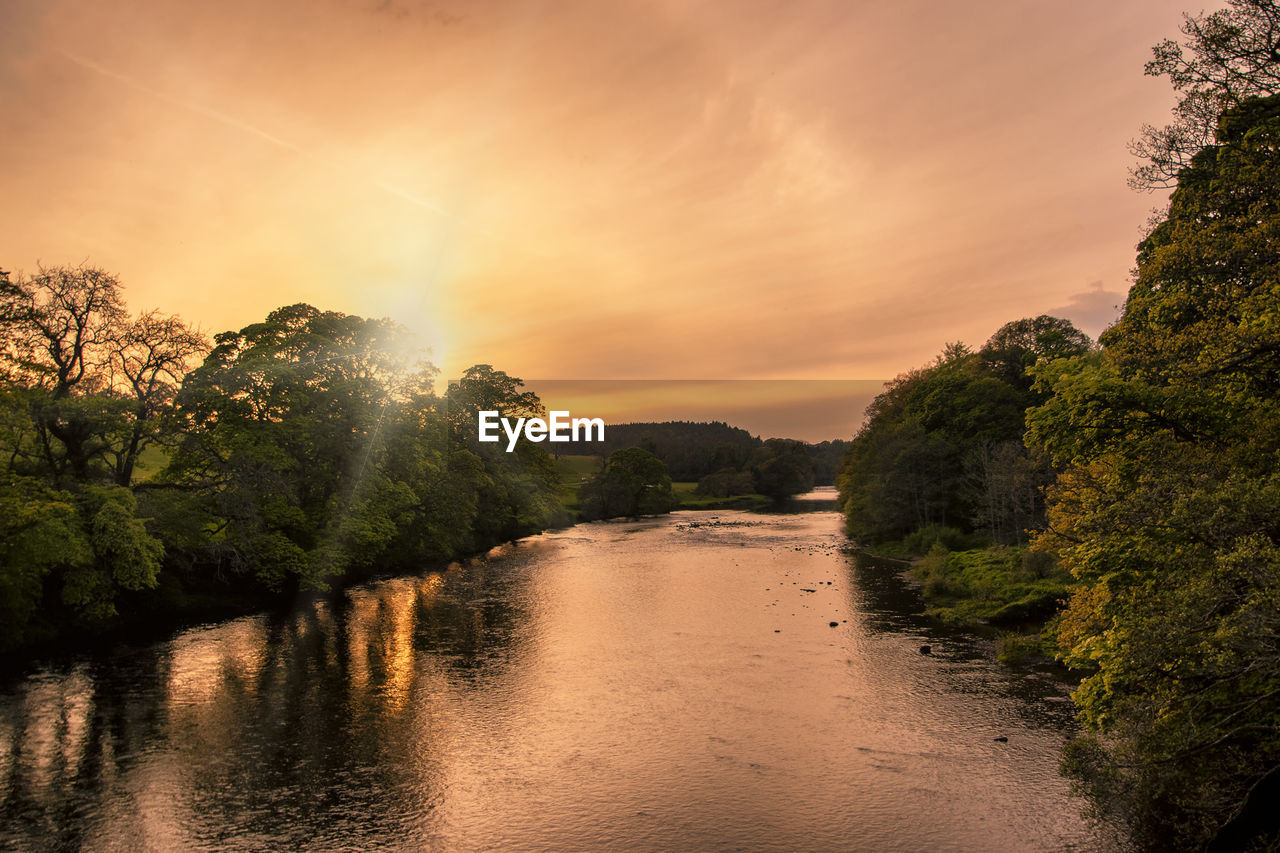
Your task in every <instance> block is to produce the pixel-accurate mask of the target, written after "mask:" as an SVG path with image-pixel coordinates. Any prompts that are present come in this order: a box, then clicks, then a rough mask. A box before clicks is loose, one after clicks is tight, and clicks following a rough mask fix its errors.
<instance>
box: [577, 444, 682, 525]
mask: <svg viewBox="0 0 1280 853" xmlns="http://www.w3.org/2000/svg"><path fill="white" fill-rule="evenodd" d="M675 504H676V499H675V494H674V493H673V492H672V489H671V476H670V475H669V474H668V473H667V466H666V465H665V464H664V463H663V461H662V460H661V459H659V458H658V457H656V456H654V455H653V454H652V453H650V452H649V451H647V450H645V449H643V448H641V447H629V448H627V449H626V450H618V451H615V452H614V453H613V454H612V455H611V456H610V457H609V462H608V464H607V465H605V469H604V470H603V471H602V472H600V473H599V474H597V475H596V476H594V477H592V478H591V479H590V480H589V481H587V483H586V484H585V485H584V486H583V487H582V516H583V518H586V519H600V518H619V517H630V516H637V515H656V514H658V513H664V512H670V511H671V509H672V508H673V507H674V506H675Z"/></svg>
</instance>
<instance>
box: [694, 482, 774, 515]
mask: <svg viewBox="0 0 1280 853" xmlns="http://www.w3.org/2000/svg"><path fill="white" fill-rule="evenodd" d="M671 488H672V491H673V492H675V495H676V500H677V501H679V504H678V505H677V506H676V509H760V508H761V507H765V506H768V505H769V499H768V498H766V497H765V496H764V495H730V496H729V497H727V498H717V497H712V496H710V495H699V494H697V493H696V491H695V490H696V489H697V488H698V484H697V483H672V484H671Z"/></svg>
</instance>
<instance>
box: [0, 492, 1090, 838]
mask: <svg viewBox="0 0 1280 853" xmlns="http://www.w3.org/2000/svg"><path fill="white" fill-rule="evenodd" d="M820 497H821V496H820ZM816 506H818V507H821V506H822V504H821V503H818V504H816ZM844 545H845V542H844V541H843V539H842V537H841V536H840V520H839V517H838V516H837V515H836V514H835V513H833V512H829V511H816V512H809V513H803V514H774V515H771V514H760V513H746V512H720V513H692V512H682V513H675V514H673V515H672V516H670V517H669V518H661V519H654V520H642V521H628V522H604V523H594V524H584V525H579V526H577V527H574V528H572V529H569V530H565V531H562V532H558V533H552V534H547V535H543V536H537V537H533V538H530V539H527V540H523V541H521V542H519V543H517V544H515V545H511V546H505V547H503V548H500V549H496V550H495V551H494V552H492V553H490V554H489V555H487V556H486V557H483V558H480V559H477V560H473V561H469V562H468V563H466V564H464V565H456V566H453V567H451V568H449V569H448V570H442V571H436V572H427V573H424V574H423V575H421V576H418V577H405V578H395V579H390V580H386V581H380V582H377V583H373V584H370V585H367V586H364V587H360V588H356V589H352V590H350V591H349V592H348V593H347V595H346V596H345V599H344V600H343V601H342V602H340V603H339V604H338V605H333V606H331V605H326V604H323V603H321V604H307V605H306V606H305V607H302V608H300V609H299V611H298V612H296V613H294V614H292V615H291V616H289V617H269V616H252V617H246V618H242V619H236V620H232V621H229V622H223V623H219V624H214V625H208V626H203V627H198V628H193V629H190V630H187V631H184V632H181V633H180V634H178V635H176V636H175V637H173V638H172V639H171V640H169V641H166V642H161V643H157V644H154V645H150V646H146V647H140V648H116V649H111V650H104V651H103V652H102V653H101V654H99V655H95V656H85V657H82V658H80V659H77V660H74V661H67V662H61V663H59V664H56V665H48V666H44V667H41V668H39V669H38V670H37V671H34V672H32V673H29V674H27V675H26V676H24V677H21V678H19V679H17V680H11V681H10V682H9V683H7V684H3V685H0V847H6V846H9V847H15V848H17V849H49V848H58V847H62V848H66V849H76V848H84V849H89V850H122V851H123V850H146V849H151V850H177V849H186V850H202V849H224V848H228V847H230V848H234V849H240V850H280V849H301V850H336V849H360V848H379V849H406V850H504V851H506V850H655V851H656V850H778V851H791V850H824V851H829V850H903V851H916V850H993V849H1000V850H1060V849H1091V848H1092V847H1093V846H1094V845H1093V843H1092V842H1091V841H1090V835H1089V831H1088V828H1087V827H1086V826H1085V825H1084V824H1083V823H1082V821H1081V819H1080V818H1079V816H1078V809H1079V803H1078V802H1077V801H1076V800H1073V799H1072V798H1071V797H1070V796H1069V794H1068V791H1067V787H1066V784H1065V782H1063V780H1062V779H1060V778H1059V777H1058V775H1057V772H1056V767H1057V753H1058V750H1059V748H1060V746H1061V744H1062V742H1063V740H1064V737H1065V735H1066V733H1067V732H1068V730H1069V726H1070V719H1071V708H1070V704H1069V702H1068V701H1067V700H1066V695H1065V689H1064V688H1063V687H1062V686H1061V685H1058V684H1056V683H1054V682H1053V681H1052V680H1051V679H1048V678H1043V677H1036V676H1034V675H1033V676H1028V675H1026V674H1019V673H1016V672H1013V671H1011V670H1008V669H1005V668H1003V667H1000V666H999V665H997V664H995V663H993V662H991V661H990V660H989V658H988V657H987V655H986V654H984V651H983V649H982V648H981V647H980V645H979V644H978V643H977V641H975V640H973V639H971V638H968V637H967V636H966V635H964V634H939V633H937V632H936V631H932V632H931V629H929V628H927V627H926V626H925V624H924V623H923V621H922V620H921V619H920V617H919V616H918V615H916V614H917V613H918V611H919V603H918V600H917V599H916V597H915V595H914V593H913V591H912V590H911V589H910V588H908V587H907V586H906V585H904V584H903V582H902V581H901V579H900V578H899V577H898V576H897V574H896V572H894V571H893V570H891V569H887V568H885V567H877V566H875V565H870V564H866V565H859V564H858V562H857V560H856V558H855V557H854V556H852V555H851V554H849V553H847V552H846V551H845V550H844ZM833 621H834V622H836V625H835V627H832V626H831V625H830V623H831V622H833ZM926 642H927V643H930V644H931V645H932V647H933V651H934V654H933V655H931V656H925V655H922V654H920V651H919V648H920V645H921V644H922V643H926ZM996 737H1007V738H1008V742H1007V743H1001V742H997V741H995V740H994V738H996Z"/></svg>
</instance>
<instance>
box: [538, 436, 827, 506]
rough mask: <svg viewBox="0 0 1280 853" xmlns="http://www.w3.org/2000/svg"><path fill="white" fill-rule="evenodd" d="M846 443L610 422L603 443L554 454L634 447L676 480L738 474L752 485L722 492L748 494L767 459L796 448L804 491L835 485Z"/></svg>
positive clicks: (591, 453) (590, 453) (566, 446)
mask: <svg viewBox="0 0 1280 853" xmlns="http://www.w3.org/2000/svg"><path fill="white" fill-rule="evenodd" d="M846 444H847V442H845V441H841V440H836V441H823V442H821V443H819V444H809V443H806V442H802V441H794V440H791V439H768V440H762V439H760V438H758V437H756V436H753V435H751V433H749V432H747V431H746V430H745V429H742V428H741V427H735V426H730V425H729V424H726V423H724V422H722V421H709V422H698V421H662V422H637V423H625V424H610V425H609V426H608V427H607V428H606V429H605V440H604V441H603V442H569V443H565V444H561V445H559V446H558V447H557V452H559V453H566V454H577V455H583V456H604V457H607V456H609V455H611V454H612V453H614V452H615V451H618V450H626V449H628V448H631V447H639V448H641V449H642V450H645V451H647V452H649V453H651V454H653V455H654V456H656V457H658V458H659V459H661V460H662V461H663V463H664V464H665V465H666V466H667V472H668V473H669V474H670V475H671V479H673V480H675V481H678V482H698V481H700V480H702V479H703V478H706V477H709V476H712V475H720V476H719V477H718V478H717V480H715V481H712V483H710V484H709V486H708V487H709V488H710V489H714V488H718V487H719V484H720V483H721V482H723V481H726V480H727V478H728V476H729V475H731V474H743V475H744V476H745V477H746V478H749V479H751V480H752V481H753V482H752V483H751V484H747V483H746V481H745V479H739V480H737V481H735V486H734V488H746V491H741V490H738V491H729V492H726V493H725V494H747V493H750V492H751V491H753V490H754V489H755V485H754V480H755V474H754V473H753V471H754V469H756V468H758V467H759V466H760V465H762V464H764V463H765V462H767V461H768V460H769V459H771V458H772V457H775V456H779V455H783V454H784V453H790V452H791V451H799V450H802V451H803V453H804V455H805V456H806V457H807V459H808V468H809V469H810V470H811V472H812V482H811V483H810V484H809V486H808V487H809V488H811V487H812V486H814V485H818V486H833V485H835V482H836V476H837V474H838V472H839V469H840V460H841V459H842V457H843V455H844V450H845V446H846ZM797 461H798V460H797ZM747 486H749V487H747ZM704 493H705V494H715V493H716V492H714V491H706V492H704ZM761 494H767V493H765V492H761ZM793 494H794V493H793Z"/></svg>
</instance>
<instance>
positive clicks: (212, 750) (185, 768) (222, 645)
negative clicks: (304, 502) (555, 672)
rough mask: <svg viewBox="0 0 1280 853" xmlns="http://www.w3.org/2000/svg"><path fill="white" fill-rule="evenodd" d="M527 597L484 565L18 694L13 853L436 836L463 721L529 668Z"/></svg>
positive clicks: (208, 635) (10, 738)
mask: <svg viewBox="0 0 1280 853" xmlns="http://www.w3.org/2000/svg"><path fill="white" fill-rule="evenodd" d="M512 587H513V583H512V582H510V581H509V580H507V578H506V577H505V573H502V572H497V573H495V572H493V571H492V570H491V567H490V566H489V565H488V564H487V563H486V562H485V561H478V562H476V563H474V564H472V565H470V566H467V567H465V568H463V567H456V566H455V567H453V568H451V569H450V570H448V571H445V572H436V573H430V574H427V575H425V576H422V577H414V578H397V579H393V580H388V581H384V582H381V583H377V584H373V585H370V586H367V587H362V588H357V589H352V590H349V591H348V593H347V595H346V596H345V598H344V599H342V600H339V601H338V602H335V603H334V604H332V605H329V604H325V603H321V602H309V603H307V604H305V605H303V606H301V607H300V608H299V609H298V611H297V612H295V613H292V614H290V615H288V616H281V617H267V616H259V617H249V618H245V619H238V620H234V621H232V622H227V623H223V624H220V625H216V626H213V627H208V628H200V629H193V630H191V631H187V632H184V633H183V634H181V635H179V636H177V637H175V638H174V639H173V640H172V641H170V642H168V643H163V644H157V645H155V646H152V647H148V648H145V649H142V650H138V651H136V652H131V653H129V654H127V655H119V654H117V655H114V656H112V657H110V658H107V659H104V660H102V661H101V662H95V661H87V662H80V663H76V664H73V665H69V666H67V667H64V668H63V669H62V670H61V671H59V672H47V673H43V674H40V675H35V676H31V677H29V678H28V679H26V680H25V681H24V682H23V683H21V684H19V685H17V686H16V687H15V688H13V689H11V690H9V691H6V692H5V693H4V694H0V824H3V827H4V828H3V829H0V846H5V845H6V844H8V843H13V844H16V845H19V846H31V845H38V846H41V847H44V846H52V847H62V848H78V847H81V846H84V845H93V844H94V843H95V841H96V842H98V843H102V842H105V841H113V842H115V843H121V842H122V840H124V841H128V842H129V843H131V844H136V845H138V846H146V845H148V844H152V845H156V846H188V845H190V844H191V843H195V842H198V843H204V844H214V845H216V844H218V843H225V842H228V841H230V840H232V839H236V840H237V843H239V842H240V841H243V840H245V839H252V838H254V837H255V836H258V837H261V838H263V839H265V838H270V839H272V844H273V845H277V844H284V845H286V846H288V845H289V843H290V842H295V843H297V844H299V845H301V844H304V843H310V844H314V843H317V842H320V841H323V840H324V839H325V838H329V839H330V840H332V841H333V842H334V843H338V842H340V841H342V840H344V839H351V838H355V837H360V836H364V837H377V836H378V835H379V834H383V835H382V837H384V838H386V837H392V838H394V837H400V836H398V835H385V833H396V832H398V831H399V832H403V830H404V826H403V824H404V823H405V822H406V821H412V822H413V823H414V824H415V825H421V824H422V823H423V822H424V820H425V822H426V823H427V824H429V823H430V821H429V819H426V818H427V817H429V812H430V810H431V809H432V808H433V807H434V806H435V805H436V804H438V803H439V802H440V801H441V799H442V797H443V790H442V789H441V788H440V780H441V779H442V778H443V777H444V770H443V767H442V765H441V762H442V760H443V758H442V756H443V755H444V754H445V753H447V749H446V745H447V742H448V740H449V738H450V737H451V732H452V731H453V729H454V727H455V726H456V725H457V721H456V716H455V715H453V714H451V713H450V709H451V707H453V705H454V704H455V702H456V701H457V700H458V695H459V694H460V693H466V692H469V691H471V690H473V689H474V688H475V687H476V686H478V684H479V683H480V680H484V679H487V678H488V676H489V675H491V674H493V672H495V671H496V670H495V668H499V667H506V666H507V661H509V660H510V657H511V638H512V637H513V636H514V634H515V631H514V629H513V623H514V622H515V621H516V620H517V619H518V616H519V614H518V613H517V612H516V611H515V610H514V609H513V607H512V606H511V604H510V599H511V598H513V597H515V596H514V594H515V593H516V592H517V590H515V589H513V588H512ZM90 815H92V816H95V817H97V818H99V820H95V821H91V820H87V819H86V818H87V817H89V816H90ZM97 831H105V832H106V833H107V834H108V837H107V838H96V839H95V835H94V833H95V832H97ZM330 834H331V835H330Z"/></svg>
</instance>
